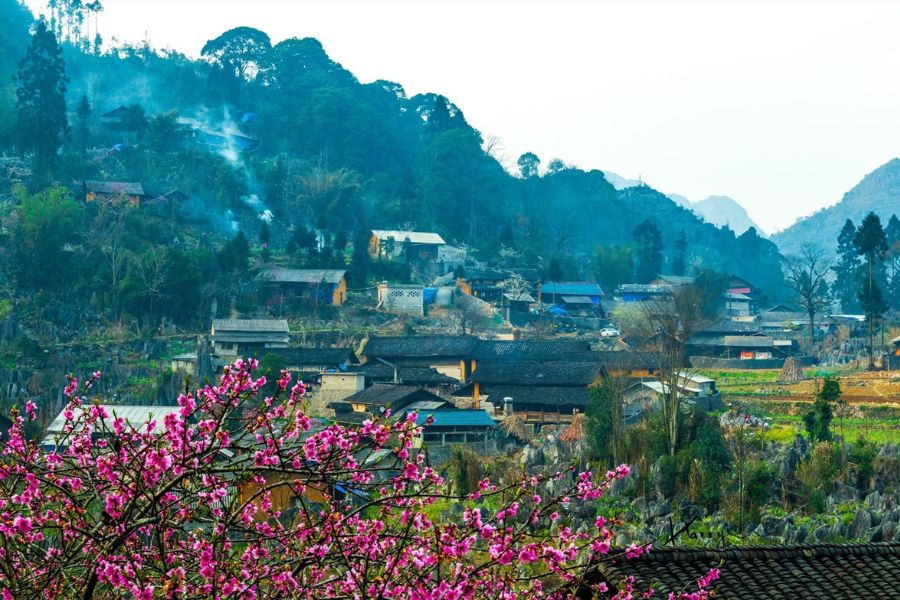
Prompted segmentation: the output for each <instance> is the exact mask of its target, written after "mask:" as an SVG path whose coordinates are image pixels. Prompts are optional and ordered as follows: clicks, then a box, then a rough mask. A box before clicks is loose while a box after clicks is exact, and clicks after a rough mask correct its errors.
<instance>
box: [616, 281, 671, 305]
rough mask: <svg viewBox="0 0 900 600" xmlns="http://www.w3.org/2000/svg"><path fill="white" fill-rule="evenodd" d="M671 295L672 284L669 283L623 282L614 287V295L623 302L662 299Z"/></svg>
mask: <svg viewBox="0 0 900 600" xmlns="http://www.w3.org/2000/svg"><path fill="white" fill-rule="evenodd" d="M671 295H672V286H671V285H669V284H667V283H666V284H658V283H656V284H653V283H646V284H642V283H623V284H622V285H620V286H619V287H617V288H616V297H617V298H618V299H619V300H620V301H622V302H623V303H626V304H627V303H633V302H647V301H650V300H662V299H665V298H669V297H670V296H671Z"/></svg>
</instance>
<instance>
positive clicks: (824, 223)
mask: <svg viewBox="0 0 900 600" xmlns="http://www.w3.org/2000/svg"><path fill="white" fill-rule="evenodd" d="M869 212H874V213H875V214H877V215H878V216H879V217H881V222H882V224H887V221H888V219H890V218H891V215H893V214H897V215H900V159H897V158H895V159H893V160H891V161H890V162H888V163H887V164H884V165H882V166H880V167H878V168H877V169H875V170H874V171H872V172H871V173H869V174H868V175H866V176H865V177H864V178H863V180H862V181H860V182H859V183H858V184H856V186H855V187H854V188H853V189H852V190H850V191H849V192H847V193H846V194H844V197H843V198H842V199H841V201H840V202H838V203H837V204H835V205H833V206H829V207H828V208H824V209H822V210H820V211H819V212H817V213H815V214H812V215H810V216H808V217H804V218H802V219H800V220H798V221H797V222H796V223H794V224H793V225H791V226H790V227H788V228H787V229H785V230H784V231H780V232H778V233H777V234H775V235H773V236H772V241H774V242H775V243H776V244H778V247H779V248H780V249H781V253H782V254H784V255H788V254H795V253H797V252H798V251H799V250H800V248H801V247H802V246H803V245H804V244H816V245H818V246H821V247H822V248H824V249H826V250H828V251H830V252H834V251H835V250H836V248H837V237H838V234H839V233H840V231H841V228H842V227H843V226H844V223H845V222H846V220H847V219H852V220H853V222H854V223H855V224H856V225H859V223H860V221H862V219H863V218H864V217H865V216H866V215H867V214H868V213H869Z"/></svg>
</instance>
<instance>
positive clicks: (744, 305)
mask: <svg viewBox="0 0 900 600" xmlns="http://www.w3.org/2000/svg"><path fill="white" fill-rule="evenodd" d="M722 296H723V298H724V299H725V316H727V317H731V318H735V317H752V316H754V315H756V314H758V313H759V307H757V305H756V302H755V301H754V300H753V298H751V297H750V296H748V295H746V294H737V293H733V292H726V293H724V294H722Z"/></svg>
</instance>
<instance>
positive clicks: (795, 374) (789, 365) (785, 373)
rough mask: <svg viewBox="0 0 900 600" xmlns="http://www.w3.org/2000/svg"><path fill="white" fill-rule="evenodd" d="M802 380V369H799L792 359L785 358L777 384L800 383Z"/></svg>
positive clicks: (790, 357)
mask: <svg viewBox="0 0 900 600" xmlns="http://www.w3.org/2000/svg"><path fill="white" fill-rule="evenodd" d="M804 379H805V377H804V375H803V369H802V368H800V365H799V364H798V363H797V361H796V360H794V357H793V356H789V357H787V359H786V360H785V361H784V366H783V367H782V368H781V373H780V374H779V375H778V383H800V382H801V381H803V380H804Z"/></svg>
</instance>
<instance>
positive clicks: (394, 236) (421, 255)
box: [369, 229, 447, 261]
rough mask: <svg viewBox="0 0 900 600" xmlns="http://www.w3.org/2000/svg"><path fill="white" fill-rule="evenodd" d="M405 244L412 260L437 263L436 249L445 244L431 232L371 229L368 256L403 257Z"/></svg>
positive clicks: (438, 236) (442, 239) (437, 235)
mask: <svg viewBox="0 0 900 600" xmlns="http://www.w3.org/2000/svg"><path fill="white" fill-rule="evenodd" d="M406 244H408V245H409V249H410V252H411V253H412V258H417V259H422V260H434V261H437V259H438V249H439V248H440V247H441V246H445V245H446V244H447V242H445V241H444V238H442V237H441V236H440V235H439V234H437V233H432V232H425V231H397V230H393V229H373V230H372V235H371V237H370V238H369V254H371V255H372V257H373V258H387V259H395V258H399V257H401V256H403V252H404V250H403V248H404V245H406Z"/></svg>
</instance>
